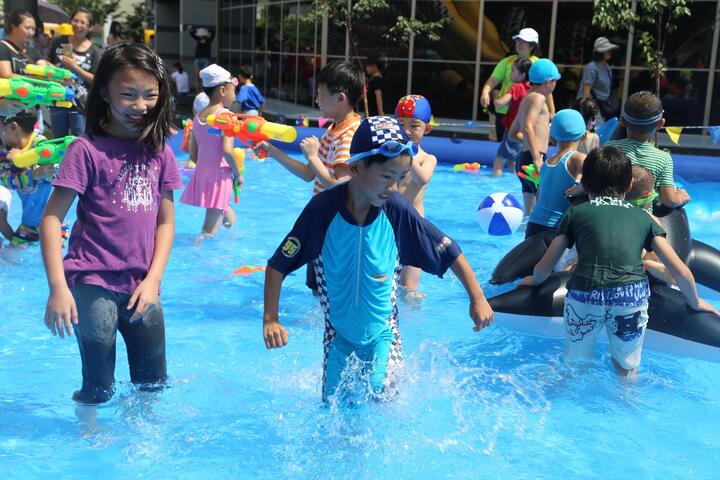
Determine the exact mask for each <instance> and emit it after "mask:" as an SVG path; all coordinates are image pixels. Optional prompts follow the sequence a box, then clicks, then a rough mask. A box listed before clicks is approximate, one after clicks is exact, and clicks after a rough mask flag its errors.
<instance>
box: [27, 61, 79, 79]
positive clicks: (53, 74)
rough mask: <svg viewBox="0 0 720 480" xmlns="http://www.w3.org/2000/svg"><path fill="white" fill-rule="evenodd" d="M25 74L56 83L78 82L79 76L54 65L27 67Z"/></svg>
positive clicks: (32, 65) (31, 65)
mask: <svg viewBox="0 0 720 480" xmlns="http://www.w3.org/2000/svg"><path fill="white" fill-rule="evenodd" d="M25 73H27V74H28V75H35V76H36V77H43V78H47V79H48V80H54V81H56V82H66V81H68V80H77V75H75V74H74V73H73V72H71V71H70V70H68V69H66V68H60V67H56V66H53V65H35V64H30V65H25Z"/></svg>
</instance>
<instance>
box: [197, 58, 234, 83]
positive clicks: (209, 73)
mask: <svg viewBox="0 0 720 480" xmlns="http://www.w3.org/2000/svg"><path fill="white" fill-rule="evenodd" d="M200 80H202V84H203V87H217V86H218V85H224V84H226V83H232V81H233V76H232V75H231V74H230V72H228V71H227V70H225V69H224V68H222V67H221V66H220V65H218V64H215V63H213V64H212V65H209V66H207V67H205V68H203V69H202V70H200Z"/></svg>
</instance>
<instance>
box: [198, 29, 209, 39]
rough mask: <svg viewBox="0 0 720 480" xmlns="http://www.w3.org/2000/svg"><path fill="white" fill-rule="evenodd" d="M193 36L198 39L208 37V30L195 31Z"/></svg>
mask: <svg viewBox="0 0 720 480" xmlns="http://www.w3.org/2000/svg"><path fill="white" fill-rule="evenodd" d="M195 35H196V36H198V37H210V30H208V29H207V28H205V27H200V28H197V29H195Z"/></svg>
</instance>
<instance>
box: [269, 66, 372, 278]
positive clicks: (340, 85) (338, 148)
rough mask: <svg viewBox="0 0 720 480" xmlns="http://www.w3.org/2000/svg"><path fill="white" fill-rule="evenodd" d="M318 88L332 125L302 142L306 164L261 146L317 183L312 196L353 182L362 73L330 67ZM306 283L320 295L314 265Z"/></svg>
mask: <svg viewBox="0 0 720 480" xmlns="http://www.w3.org/2000/svg"><path fill="white" fill-rule="evenodd" d="M317 84H318V88H317V99H316V101H317V104H318V107H319V108H320V111H321V112H322V114H323V115H324V116H326V117H331V118H332V119H333V124H332V126H331V127H330V128H328V129H327V130H326V131H325V133H324V134H323V136H322V137H321V138H320V140H318V139H317V138H316V137H314V136H311V137H307V138H305V139H303V141H302V142H300V148H301V149H302V152H303V155H305V158H306V159H307V163H305V162H301V161H298V160H295V159H294V158H292V157H290V156H289V155H287V154H285V153H284V152H283V151H281V150H280V149H279V148H277V147H275V146H273V145H272V144H270V143H269V142H262V143H261V144H259V145H258V147H261V148H264V149H266V150H267V152H268V155H269V156H271V157H273V158H275V159H276V160H277V161H278V162H279V163H280V164H281V165H282V166H283V167H285V168H287V169H288V170H289V171H290V172H291V173H293V174H294V175H295V176H297V177H299V178H301V179H303V180H305V181H306V182H312V181H313V180H314V181H315V184H314V186H313V195H317V194H318V193H320V192H322V191H323V190H325V189H326V188H330V187H333V186H335V185H337V184H338V183H342V182H345V181H347V180H349V179H350V167H348V165H347V159H348V158H350V142H351V141H352V138H353V134H354V133H355V130H357V128H358V126H359V125H360V115H358V114H357V113H355V110H354V109H353V108H354V107H353V106H354V105H355V104H356V103H357V101H358V100H359V99H360V98H361V97H362V92H363V77H362V72H361V71H360V69H358V68H357V67H356V66H355V65H353V64H352V63H349V62H344V61H336V62H332V63H328V64H327V65H325V66H324V67H323V69H322V70H320V72H319V74H318V77H317ZM305 283H306V285H307V286H308V288H310V289H311V290H312V291H313V292H317V284H316V283H315V272H314V271H313V266H312V264H308V268H307V277H306V282H305Z"/></svg>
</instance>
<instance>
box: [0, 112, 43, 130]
mask: <svg viewBox="0 0 720 480" xmlns="http://www.w3.org/2000/svg"><path fill="white" fill-rule="evenodd" d="M3 123H4V124H5V125H10V124H11V123H15V124H17V126H18V127H20V130H22V131H23V132H25V133H32V132H33V131H34V130H35V124H36V123H37V111H35V110H22V111H20V112H18V113H16V114H15V115H13V116H12V117H7V118H5V119H4V120H3Z"/></svg>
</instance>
